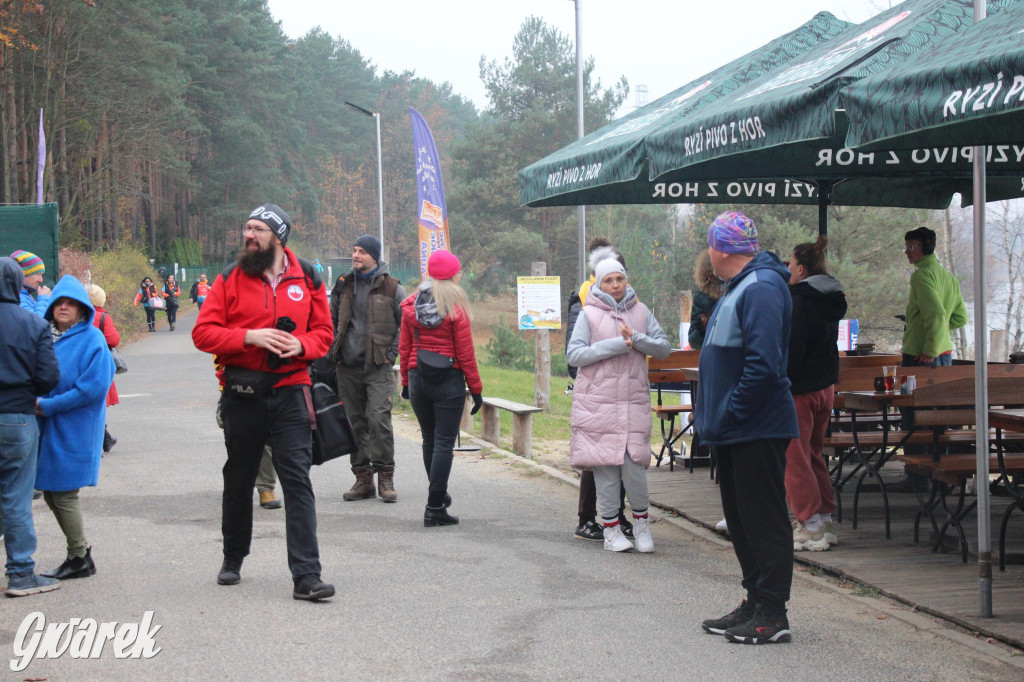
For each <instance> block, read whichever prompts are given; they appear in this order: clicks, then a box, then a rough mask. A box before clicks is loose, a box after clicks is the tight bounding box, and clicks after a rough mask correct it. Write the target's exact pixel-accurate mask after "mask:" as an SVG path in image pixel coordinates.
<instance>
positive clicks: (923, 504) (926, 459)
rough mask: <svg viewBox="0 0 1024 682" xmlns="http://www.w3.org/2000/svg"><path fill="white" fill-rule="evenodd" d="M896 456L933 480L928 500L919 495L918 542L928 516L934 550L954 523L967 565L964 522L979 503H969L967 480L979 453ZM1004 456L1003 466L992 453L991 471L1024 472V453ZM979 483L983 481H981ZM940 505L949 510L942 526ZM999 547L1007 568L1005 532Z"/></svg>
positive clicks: (915, 530)
mask: <svg viewBox="0 0 1024 682" xmlns="http://www.w3.org/2000/svg"><path fill="white" fill-rule="evenodd" d="M1018 435H1019V434H1018ZM896 459H897V460H898V461H900V462H903V465H904V467H905V468H906V470H907V471H908V472H910V473H914V474H918V475H920V476H924V477H926V478H928V479H929V480H930V485H929V495H928V498H927V499H925V498H924V497H922V495H921V494H920V493H918V496H917V497H918V503H919V505H920V509H919V510H918V512H917V515H916V516H915V517H914V542H915V543H917V542H918V541H919V539H920V525H921V519H922V518H924V517H927V518H928V521H929V522H930V523H931V526H932V530H933V531H934V533H935V542H934V544H933V546H932V551H933V552H937V551H938V550H939V549H940V548H943V549H944V546H943V540H944V538H945V535H946V530H947V529H948V528H949V527H950V526H952V527H953V528H954V529H955V530H956V532H957V535H958V536H959V540H960V559H961V561H962V562H963V563H965V564H966V563H967V536H966V534H965V533H964V529H963V524H962V522H963V520H964V518H966V517H967V515H968V514H969V513H970V512H971V510H973V509H974V508H975V506H976V505H977V500H974V501H972V502H971V503H970V504H967V503H966V496H967V486H966V483H967V479H968V478H970V477H971V476H974V475H975V473H976V472H977V466H978V461H977V456H976V455H975V454H974V453H965V454H946V453H942V454H924V455H898V456H897V457H896ZM1002 459H1003V462H1002V467H1000V463H999V456H998V455H989V460H988V467H989V471H999V472H1000V476H1003V475H1005V476H1018V475H1021V474H1024V453H1004V454H1003V455H1002ZM1006 484H1009V482H1008V481H1007V482H1006ZM979 485H981V484H980V483H979ZM954 489H955V490H957V491H958V494H957V500H956V504H955V506H953V507H952V508H951V507H950V504H949V501H948V499H947V498H948V496H949V494H950V493H951V492H952V491H953V490H954ZM940 507H941V508H942V509H943V510H944V511H945V513H946V519H945V521H944V522H943V524H942V525H941V526H939V524H938V523H937V522H936V520H935V514H934V512H935V511H936V510H938V509H939V508H940ZM1004 533H1005V529H1004ZM999 548H1000V549H999V561H1000V567H1002V568H1004V569H1005V535H1002V536H1000V545H999Z"/></svg>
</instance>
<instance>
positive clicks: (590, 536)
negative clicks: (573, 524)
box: [573, 521, 604, 542]
mask: <svg viewBox="0 0 1024 682" xmlns="http://www.w3.org/2000/svg"><path fill="white" fill-rule="evenodd" d="M573 537H576V538H579V539H580V540H596V541H598V542H602V541H603V540H604V528H603V527H602V526H601V524H599V523H598V522H597V521H587V522H586V523H584V524H583V525H581V526H579V527H577V528H576V532H575V533H573Z"/></svg>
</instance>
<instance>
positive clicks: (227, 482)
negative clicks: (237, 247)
mask: <svg viewBox="0 0 1024 682" xmlns="http://www.w3.org/2000/svg"><path fill="white" fill-rule="evenodd" d="M290 232H291V219H290V218H289V217H288V214H287V213H285V212H284V211H283V210H281V208H280V207H278V206H276V205H274V204H264V205H262V206H260V207H258V208H257V209H255V210H254V211H253V212H252V213H250V214H249V219H248V221H247V222H246V223H245V227H244V228H243V229H242V237H243V240H244V244H243V246H242V250H241V251H240V252H239V254H238V260H237V262H236V264H235V265H232V266H231V267H229V268H228V269H227V270H225V271H224V272H222V273H220V274H219V275H217V277H216V279H215V280H214V283H213V286H212V288H211V290H210V294H209V296H207V298H206V301H205V303H204V305H203V307H202V309H201V310H200V312H199V318H198V319H197V320H196V324H195V328H194V329H193V330H192V340H193V342H194V343H195V345H196V348H198V349H199V350H201V351H205V352H207V353H213V354H214V355H216V356H217V362H218V363H219V364H220V365H223V367H224V369H223V370H222V371H219V372H218V379H219V380H220V382H221V386H223V388H224V390H223V391H222V393H221V416H222V418H223V420H224V444H225V446H226V447H227V461H226V462H225V463H224V469H223V475H224V495H223V501H222V516H221V530H222V532H223V535H224V563H223V565H222V566H221V570H220V574H219V575H218V576H217V582H218V583H220V584H221V585H236V584H238V582H239V581H240V580H241V568H242V560H243V559H244V558H245V557H246V556H247V555H248V554H249V546H250V544H251V541H252V488H253V485H254V484H255V482H256V475H257V472H258V471H259V466H260V457H261V455H262V453H263V446H264V445H265V444H267V443H269V444H270V446H271V449H272V451H273V460H274V468H275V469H276V470H277V475H278V477H279V479H280V481H281V488H282V490H283V491H284V499H285V532H286V539H287V545H288V567H289V568H290V569H291V573H292V580H293V581H294V590H293V592H292V596H293V597H294V598H295V599H306V600H310V601H316V600H319V599H325V598H327V597H332V596H334V586H333V585H329V584H327V583H325V582H323V581H322V580H321V579H320V570H321V568H320V550H319V546H318V544H317V537H316V501H315V499H314V497H313V486H312V483H311V482H310V479H309V468H310V465H311V464H312V460H313V446H312V431H311V424H312V423H314V422H313V419H314V417H313V411H312V401H311V397H310V379H309V372H308V371H307V367H308V365H309V363H311V362H312V361H314V360H316V359H317V358H321V357H323V356H324V355H325V354H326V353H327V349H328V347H329V346H330V344H331V340H332V338H333V334H332V328H331V314H330V311H329V309H328V307H327V296H326V294H325V291H324V285H323V283H322V282H321V281H320V278H319V276H318V275H317V273H316V271H315V270H314V269H313V267H312V265H311V264H309V263H307V262H305V261H301V260H300V259H299V258H297V257H296V256H295V254H294V253H292V251H291V250H290V249H288V248H286V247H285V244H286V243H287V241H288V234H289V233H290Z"/></svg>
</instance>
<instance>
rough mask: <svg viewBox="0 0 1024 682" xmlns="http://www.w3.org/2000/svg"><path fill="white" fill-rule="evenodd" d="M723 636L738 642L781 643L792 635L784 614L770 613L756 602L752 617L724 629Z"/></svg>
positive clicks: (790, 639) (788, 639) (791, 637)
mask: <svg viewBox="0 0 1024 682" xmlns="http://www.w3.org/2000/svg"><path fill="white" fill-rule="evenodd" d="M725 638H726V639H727V640H729V641H730V642H738V643H740V644H781V643H787V642H790V641H792V639H793V635H792V633H791V632H790V631H789V619H788V618H786V615H785V614H777V613H772V612H771V611H769V610H768V609H766V608H764V606H762V605H761V604H758V605H757V608H756V609H755V610H754V617H753V618H751V619H750V620H748V621H747V622H746V623H743V624H741V625H737V626H735V627H731V628H729V629H728V630H726V631H725Z"/></svg>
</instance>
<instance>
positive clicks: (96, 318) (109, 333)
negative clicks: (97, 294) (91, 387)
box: [92, 306, 121, 407]
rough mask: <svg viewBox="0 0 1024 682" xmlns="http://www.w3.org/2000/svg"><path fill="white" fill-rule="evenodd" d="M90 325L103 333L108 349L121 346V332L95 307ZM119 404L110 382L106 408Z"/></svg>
mask: <svg viewBox="0 0 1024 682" xmlns="http://www.w3.org/2000/svg"><path fill="white" fill-rule="evenodd" d="M104 315H106V317H104ZM100 320H103V326H100ZM92 324H93V326H94V327H96V328H97V329H99V330H100V331H101V332H103V338H104V339H106V340H107V347H108V348H117V347H118V346H120V345H121V332H119V331H117V327H115V326H114V318H112V317H111V316H110V313H108V312H107V311H106V310H104V309H103V308H101V307H99V306H96V311H95V313H93V316H92ZM119 402H121V400H120V399H119V398H118V397H117V386H116V385H115V384H114V382H113V381H111V382H110V390H109V391H107V407H110V406H111V405H117V404H118V403H119Z"/></svg>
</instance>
